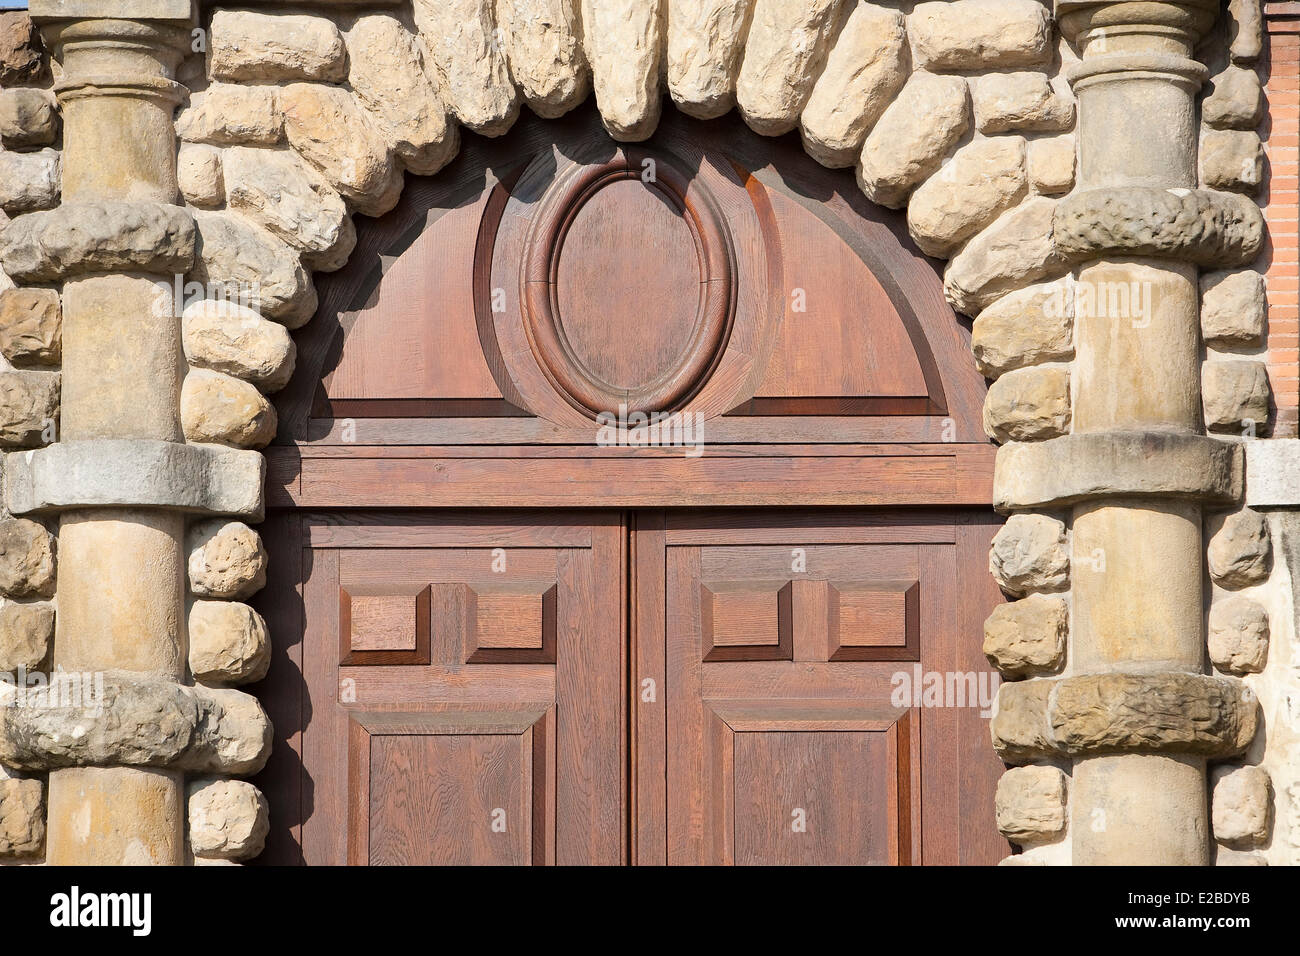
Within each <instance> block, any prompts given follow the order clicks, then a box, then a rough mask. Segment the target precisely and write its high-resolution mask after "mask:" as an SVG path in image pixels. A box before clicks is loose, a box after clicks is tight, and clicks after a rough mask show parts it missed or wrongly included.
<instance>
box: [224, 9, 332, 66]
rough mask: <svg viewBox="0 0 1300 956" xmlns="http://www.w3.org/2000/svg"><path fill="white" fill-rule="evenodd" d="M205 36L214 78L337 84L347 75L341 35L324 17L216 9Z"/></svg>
mask: <svg viewBox="0 0 1300 956" xmlns="http://www.w3.org/2000/svg"><path fill="white" fill-rule="evenodd" d="M209 36H210V40H209V44H210V48H209V52H208V71H209V73H210V74H211V75H212V78H213V79H215V80H230V81H233V82H237V83H238V82H249V81H255V82H262V81H272V82H274V81H277V80H322V81H324V82H326V83H341V82H342V81H343V80H344V79H345V78H346V76H347V52H346V50H345V49H344V46H343V37H342V35H341V34H340V33H339V28H338V27H336V26H335V25H334V22H333V21H332V20H328V19H326V18H325V17H314V16H305V15H300V14H279V13H276V14H266V13H253V12H250V11H245V10H217V11H216V12H214V13H213V14H212V24H211V29H210V31H209Z"/></svg>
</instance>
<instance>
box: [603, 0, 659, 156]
mask: <svg viewBox="0 0 1300 956" xmlns="http://www.w3.org/2000/svg"><path fill="white" fill-rule="evenodd" d="M665 4H666V0H582V30H583V46H584V49H585V51H586V54H587V59H588V61H589V62H590V63H591V74H592V83H593V85H594V87H595V90H596V106H597V107H598V108H599V109H600V117H601V120H602V121H603V122H604V124H605V129H606V130H608V131H609V135H610V136H612V137H614V139H616V140H620V141H623V142H638V141H640V140H643V139H645V138H646V137H647V136H649V135H650V134H651V133H653V132H654V129H655V127H656V126H657V125H658V124H659V116H660V113H661V111H662V108H663V107H662V102H661V96H660V88H659V79H660V75H661V74H662V72H663V59H664V46H665V42H664V36H663V34H664V32H665V31H664V26H665V20H666V19H667V18H666V16H665V14H666V10H667V8H666V6H665Z"/></svg>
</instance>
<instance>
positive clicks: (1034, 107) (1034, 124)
mask: <svg viewBox="0 0 1300 956" xmlns="http://www.w3.org/2000/svg"><path fill="white" fill-rule="evenodd" d="M970 97H971V105H972V106H974V108H975V128H976V129H978V130H979V131H980V132H981V133H985V134H989V135H992V134H994V133H1007V132H1012V131H1023V132H1060V131H1062V130H1067V129H1069V128H1070V127H1071V126H1073V125H1074V102H1073V101H1072V100H1070V99H1069V98H1068V97H1065V96H1062V95H1061V94H1059V93H1057V92H1056V90H1054V89H1052V84H1051V83H1050V82H1049V81H1048V79H1047V77H1046V76H1045V75H1044V74H1042V73H986V74H984V75H983V76H976V77H972V79H971V81H970Z"/></svg>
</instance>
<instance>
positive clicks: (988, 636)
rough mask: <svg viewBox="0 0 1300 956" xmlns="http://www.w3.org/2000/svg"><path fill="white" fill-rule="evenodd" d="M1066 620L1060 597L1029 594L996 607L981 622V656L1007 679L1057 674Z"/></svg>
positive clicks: (1067, 607) (1061, 655)
mask: <svg viewBox="0 0 1300 956" xmlns="http://www.w3.org/2000/svg"><path fill="white" fill-rule="evenodd" d="M1069 619H1070V612H1069V606H1068V605H1067V604H1066V602H1065V599H1064V598H1061V597H1055V596H1051V595H1045V594H1031V595H1029V596H1028V597H1026V598H1021V599H1020V600H1019V601H1012V602H1011V603H1009V604H999V605H998V606H997V607H995V608H994V609H993V613H992V614H990V615H989V617H988V619H987V620H986V621H985V622H984V656H985V657H987V658H988V659H989V662H990V663H991V664H992V665H993V666H994V667H996V668H997V669H998V670H1000V671H1002V673H1003V674H1006V675H1007V676H1010V677H1023V676H1025V675H1027V674H1040V673H1049V672H1051V671H1055V670H1058V669H1059V668H1060V666H1061V663H1062V661H1063V660H1064V659H1065V637H1066V634H1067V633H1068V631H1069V627H1070V625H1069Z"/></svg>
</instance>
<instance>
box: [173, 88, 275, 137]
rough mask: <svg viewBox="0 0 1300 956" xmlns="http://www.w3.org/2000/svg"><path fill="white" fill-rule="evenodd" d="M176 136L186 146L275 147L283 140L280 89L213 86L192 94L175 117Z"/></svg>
mask: <svg viewBox="0 0 1300 956" xmlns="http://www.w3.org/2000/svg"><path fill="white" fill-rule="evenodd" d="M176 133H177V135H178V136H180V138H181V139H183V140H185V141H186V142H187V143H207V144H209V145H212V146H274V145H276V144H277V143H280V142H281V141H282V140H283V139H284V114H283V113H282V112H281V111H280V91H279V88H278V87H274V86H240V85H235V84H231V83H213V84H212V85H211V86H209V87H208V88H207V89H206V90H204V91H202V92H200V93H192V94H191V95H190V103H189V106H187V107H186V108H185V109H183V110H182V111H181V112H180V115H179V116H177V117H176Z"/></svg>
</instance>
